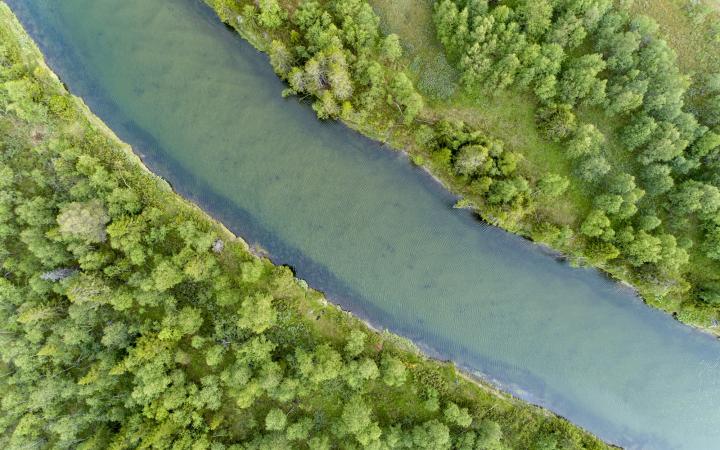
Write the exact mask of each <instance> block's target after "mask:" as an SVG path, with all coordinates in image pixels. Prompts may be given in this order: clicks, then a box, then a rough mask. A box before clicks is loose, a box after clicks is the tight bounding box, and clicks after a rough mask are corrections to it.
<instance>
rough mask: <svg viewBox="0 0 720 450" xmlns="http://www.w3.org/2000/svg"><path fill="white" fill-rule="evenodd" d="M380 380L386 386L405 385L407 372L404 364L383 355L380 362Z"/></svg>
mask: <svg viewBox="0 0 720 450" xmlns="http://www.w3.org/2000/svg"><path fill="white" fill-rule="evenodd" d="M381 368H382V380H383V382H384V383H385V384H387V385H388V386H395V387H398V386H402V385H403V384H404V383H405V379H406V375H407V371H406V370H405V364H403V362H402V361H401V360H399V359H398V358H395V357H393V356H387V355H383V358H382V362H381Z"/></svg>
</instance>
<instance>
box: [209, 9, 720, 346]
mask: <svg viewBox="0 0 720 450" xmlns="http://www.w3.org/2000/svg"><path fill="white" fill-rule="evenodd" d="M206 2H207V3H208V4H210V6H212V7H214V8H215V10H216V11H218V13H219V15H220V17H221V18H222V19H224V20H225V22H226V23H227V24H228V25H230V26H231V27H232V28H233V29H235V30H236V31H237V32H239V33H240V34H241V35H242V36H243V37H244V38H245V39H246V40H247V41H248V42H250V43H251V44H252V45H253V46H254V47H255V48H257V49H258V50H260V51H263V52H268V51H269V50H270V47H271V43H272V41H273V39H275V38H276V37H280V38H282V36H283V35H284V34H287V32H288V30H287V29H284V28H282V26H281V27H280V28H278V29H276V30H274V31H268V30H265V29H263V28H262V27H259V26H258V25H257V24H256V23H254V22H253V21H252V20H249V19H246V18H243V15H242V14H236V12H235V11H233V10H232V8H230V7H229V6H227V5H230V3H224V2H213V1H211V0H206ZM371 3H372V4H373V5H374V6H376V8H378V9H379V10H380V12H382V10H383V8H384V6H383V5H385V4H386V2H371ZM428 5H429V3H428V2H421V3H420V4H417V5H413V6H412V8H418V10H422V11H419V12H418V14H414V15H413V17H414V16H421V19H419V20H421V22H412V29H413V30H417V29H421V30H425V31H422V32H418V33H419V34H422V35H423V36H424V37H423V38H422V40H424V42H421V43H417V42H415V41H413V42H412V44H411V45H410V47H412V48H413V49H414V50H413V51H414V53H413V54H412V55H411V56H412V57H405V58H404V59H403V60H402V62H401V63H400V64H401V66H402V68H403V69H406V70H407V71H408V73H411V74H415V75H416V77H417V70H416V69H415V70H413V69H408V67H411V66H412V65H413V64H415V65H417V64H416V63H412V61H413V57H414V58H415V61H416V60H417V58H418V52H420V53H422V52H424V53H427V54H422V55H421V56H422V57H423V58H425V59H427V58H428V57H429V56H428V54H432V53H433V52H441V51H442V50H441V49H440V48H439V46H438V45H437V42H435V38H434V31H431V30H432V29H434V26H433V24H432V23H431V22H430V16H431V14H430V12H429V9H428V8H430V6H428ZM286 6H287V8H288V9H289V10H291V11H292V10H293V8H294V6H292V5H289V4H288V5H286ZM223 8H226V9H225V10H223ZM425 9H428V10H427V11H425ZM407 14H408V15H411V14H410V13H407ZM381 17H382V15H381ZM383 20H384V23H383V31H384V32H397V33H398V34H400V36H401V39H404V38H405V34H404V33H403V29H398V27H397V26H396V25H397V24H396V23H393V22H392V21H390V23H388V21H387V19H386V18H383ZM422 20H424V22H422ZM403 26H404V27H410V22H407V23H404V24H403ZM428 33H432V36H430V37H428V36H426V35H427V34H428ZM428 41H434V43H433V44H428V43H427V42H428ZM423 45H425V46H427V47H428V48H421V49H420V50H418V48H419V47H422V46H423ZM438 57H441V56H439V55H438ZM415 81H416V82H419V80H418V79H417V78H416V79H415ZM453 102H455V103H453ZM493 111H494V110H493ZM526 113H527V111H524V110H523V111H522V112H520V115H521V116H522V117H523V120H525V119H526V117H525V116H527V115H528V114H526ZM529 116H530V119H529V121H530V123H534V119H532V114H529ZM483 117H484V115H482V114H480V113H479V112H478V108H477V106H475V105H470V104H469V103H468V100H467V99H464V98H463V96H459V97H458V98H457V99H456V100H455V99H454V100H452V101H450V102H447V101H445V102H438V101H437V100H433V99H432V98H429V97H427V96H426V97H425V107H424V108H423V110H422V111H421V112H420V114H419V116H418V117H417V118H416V119H415V121H416V124H431V125H432V124H436V123H438V121H441V120H443V119H451V120H456V119H463V120H465V121H466V122H467V123H470V124H473V125H474V126H478V127H480V128H481V129H483V130H484V131H486V132H489V133H490V135H491V136H492V131H493V127H487V126H485V127H483V126H482V122H483V120H484V119H483ZM339 120H341V121H342V122H343V123H345V124H346V125H347V126H348V127H350V128H351V129H353V130H355V131H358V132H359V133H361V134H363V135H365V136H367V137H369V138H371V139H374V140H377V141H379V142H383V143H386V144H387V145H388V146H389V147H391V148H394V149H397V150H402V151H404V152H406V153H407V154H408V155H409V156H410V159H411V160H412V161H413V162H414V163H415V164H418V165H420V166H422V167H424V168H425V169H426V170H427V171H428V172H429V173H430V174H432V176H433V177H434V178H435V179H436V180H439V181H440V183H441V184H442V185H443V186H445V187H446V188H447V189H448V190H449V191H451V192H453V193H454V194H456V195H458V196H460V197H461V199H462V205H463V206H465V207H471V208H472V209H473V210H474V211H475V213H476V214H477V215H478V216H479V217H481V218H482V219H483V220H484V221H486V222H487V223H489V224H491V225H494V226H498V227H500V228H502V229H504V230H507V231H510V232H512V233H516V234H519V235H521V236H523V237H524V238H526V239H529V240H531V241H533V242H537V243H539V244H542V245H546V246H548V247H550V248H552V249H554V250H555V251H558V252H560V253H562V254H564V255H567V259H568V260H569V261H570V263H571V264H572V265H575V266H587V267H594V268H596V269H598V270H600V271H602V272H603V273H605V274H607V275H608V276H609V277H611V278H612V279H615V280H617V281H618V282H621V283H623V284H625V285H629V286H632V288H633V289H634V290H636V292H637V293H638V294H639V296H640V297H641V298H642V299H643V301H644V302H645V303H646V304H648V305H650V306H652V307H655V308H659V309H661V310H663V311H665V312H667V313H670V314H672V316H673V317H674V318H675V319H677V320H680V321H681V322H684V323H686V324H688V325H691V326H693V327H696V328H698V329H700V330H702V331H704V332H707V333H709V334H712V335H715V336H718V335H720V328H718V327H717V325H716V323H717V320H718V312H717V309H716V308H714V307H713V306H711V305H710V304H708V303H704V302H702V301H699V300H698V298H697V294H698V291H697V289H694V288H693V286H691V285H690V284H689V283H688V282H687V281H685V280H684V279H683V277H682V276H681V275H680V274H677V275H670V276H669V278H667V279H665V278H663V277H665V276H667V275H663V276H662V277H661V276H658V274H657V273H653V272H652V271H650V272H647V270H645V271H644V272H642V271H641V272H638V271H636V270H634V268H633V267H631V266H630V265H629V264H627V263H626V262H623V261H620V262H618V260H612V259H611V260H607V259H605V256H606V255H605V253H604V252H605V251H606V250H602V251H600V252H599V253H600V254H602V255H605V256H597V255H590V254H589V250H588V242H587V241H586V239H584V238H582V236H581V235H580V233H579V231H578V228H580V223H581V222H582V217H583V216H584V215H586V214H587V212H588V211H589V209H590V203H591V202H590V197H591V195H592V194H590V193H589V192H588V191H585V190H583V188H582V187H579V188H578V187H573V186H572V185H571V189H570V191H569V192H568V193H567V195H566V196H561V197H560V198H556V199H550V200H548V199H543V200H540V199H539V197H538V194H537V193H536V192H533V193H531V194H529V197H531V198H530V199H529V200H527V202H528V204H529V205H528V204H525V205H524V206H518V207H514V206H513V207H512V208H511V209H509V210H508V208H506V207H498V206H496V205H491V204H489V203H488V202H487V201H486V200H485V199H484V198H483V196H482V195H478V194H477V193H476V192H475V185H468V183H467V180H466V179H465V178H464V177H459V176H458V175H457V173H455V172H453V171H452V170H450V168H449V167H448V166H447V164H446V163H445V162H442V163H439V162H438V156H437V152H435V151H434V149H431V148H428V147H427V146H425V145H423V144H422V142H420V143H419V142H418V129H419V128H418V126H417V125H413V126H408V125H403V124H402V123H399V124H395V125H392V126H383V127H378V126H374V125H373V124H372V123H371V122H369V121H356V120H354V119H353V116H352V114H340V115H339ZM525 121H527V120H525ZM523 124H524V122H523ZM522 126H523V127H524V126H525V125H522ZM523 130H524V128H523ZM525 131H528V130H525ZM531 131H532V132H528V133H529V134H533V133H534V134H533V135H535V134H537V132H536V131H535V130H534V129H533V130H531ZM493 137H497V136H493ZM536 141H537V142H535V141H533V146H532V148H533V150H532V151H533V152H535V155H534V156H533V157H532V158H521V160H520V161H519V162H518V165H519V167H520V168H521V172H522V176H524V177H525V178H526V179H527V180H529V181H530V185H531V189H537V188H536V187H533V186H535V184H536V183H537V181H538V179H540V178H541V177H542V176H544V175H545V174H547V167H543V168H539V167H536V166H537V161H538V160H543V159H545V158H546V156H545V155H543V154H542V150H543V149H542V146H543V145H547V146H548V153H547V155H548V156H547V158H550V159H551V160H553V161H555V160H557V161H556V165H562V163H561V161H560V160H559V157H557V155H555V154H556V153H558V152H559V151H560V150H559V146H558V145H557V144H555V143H550V142H549V141H547V142H545V143H544V142H543V141H542V140H540V139H539V138H536ZM506 142H507V141H506ZM506 147H510V149H512V150H513V151H514V152H515V153H516V154H518V155H521V156H527V155H525V154H524V152H525V150H526V149H524V148H519V147H518V146H517V144H513V143H512V142H510V143H509V144H507V143H506ZM550 147H551V148H550ZM553 155H555V156H553ZM529 160H532V161H531V163H532V164H531V163H530V162H529ZM533 164H534V166H533ZM568 170H569V169H568ZM565 172H567V171H565ZM563 173H564V172H563ZM568 173H569V172H568ZM565 175H567V173H565ZM566 197H567V198H566ZM593 245H596V246H597V244H593ZM600 247H601V248H604V247H602V246H600ZM593 251H595V250H593ZM596 253H597V252H596ZM693 255H695V253H693ZM616 256H617V255H616ZM693 257H695V256H693Z"/></svg>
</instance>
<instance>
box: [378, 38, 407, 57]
mask: <svg viewBox="0 0 720 450" xmlns="http://www.w3.org/2000/svg"><path fill="white" fill-rule="evenodd" d="M380 55H381V57H382V58H383V59H384V60H385V61H387V62H389V63H395V62H397V61H399V60H400V57H402V46H401V45H400V37H399V36H398V35H397V34H394V33H391V34H388V35H387V36H385V39H383V43H382V48H381V49H380Z"/></svg>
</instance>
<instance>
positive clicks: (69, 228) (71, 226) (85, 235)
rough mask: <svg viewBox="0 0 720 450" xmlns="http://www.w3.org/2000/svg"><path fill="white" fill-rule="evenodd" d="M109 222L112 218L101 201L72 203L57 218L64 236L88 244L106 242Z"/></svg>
mask: <svg viewBox="0 0 720 450" xmlns="http://www.w3.org/2000/svg"><path fill="white" fill-rule="evenodd" d="M109 221H110V217H109V216H108V214H107V211H106V210H105V207H104V206H103V204H102V202H101V201H100V200H90V201H88V202H82V203H79V202H73V203H70V204H68V205H66V206H64V207H63V208H62V209H61V210H60V214H59V215H58V217H57V222H58V224H59V225H60V233H62V234H63V236H68V237H74V238H79V239H82V240H85V241H87V242H104V241H105V239H107V233H106V231H105V225H106V224H107V223H108V222H109Z"/></svg>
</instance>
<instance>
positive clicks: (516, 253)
mask: <svg viewBox="0 0 720 450" xmlns="http://www.w3.org/2000/svg"><path fill="white" fill-rule="evenodd" d="M9 4H10V5H11V6H12V7H13V9H14V10H15V11H16V13H17V14H18V15H19V16H20V18H21V20H22V21H23V23H24V24H25V25H26V27H27V28H28V29H29V31H30V32H31V34H32V35H33V36H34V37H35V38H36V40H37V41H38V42H39V44H40V46H41V48H42V49H43V51H44V52H45V54H46V55H47V57H48V61H49V62H50V64H51V66H52V67H53V68H54V69H55V70H56V71H57V72H58V73H59V75H60V76H61V77H62V78H63V80H64V81H65V82H66V83H67V84H68V86H69V88H70V89H71V90H72V91H73V92H74V93H75V94H78V95H81V96H82V97H84V98H85V99H86V101H87V102H88V104H89V105H90V106H91V108H92V109H93V110H94V111H95V112H96V113H97V114H99V115H100V117H101V118H102V119H104V120H105V121H106V122H107V123H108V124H109V125H110V126H111V127H112V128H113V129H114V130H115V131H116V132H117V133H118V134H119V136H120V137H121V138H123V139H124V140H126V141H128V142H129V143H131V144H132V145H134V147H135V149H136V151H138V152H139V153H140V154H141V156H143V158H144V159H145V160H146V162H147V163H148V164H149V165H150V167H151V168H152V169H153V170H155V171H156V172H157V173H159V174H160V175H162V176H164V177H166V178H167V179H168V180H169V181H170V182H171V183H172V184H173V186H174V187H175V188H176V189H177V190H178V191H179V192H181V193H182V194H183V195H185V196H187V197H189V198H191V199H193V200H194V201H196V202H198V203H199V204H200V205H201V206H203V207H204V208H205V209H206V210H207V211H209V212H210V213H212V214H213V215H214V216H216V217H218V218H220V219H221V220H222V221H223V222H224V223H225V224H227V225H228V226H229V227H230V228H231V229H232V230H234V231H236V232H237V233H238V234H240V235H241V236H243V237H245V238H246V239H247V240H249V241H250V242H251V243H259V244H261V245H262V246H263V247H264V248H266V249H268V250H269V251H270V253H271V254H272V256H273V259H274V260H275V261H276V262H279V263H286V264H291V265H293V266H294V267H295V268H296V270H297V273H298V275H299V276H300V277H302V278H305V279H307V280H309V282H310V283H311V284H312V285H313V286H314V287H317V288H320V289H323V290H325V291H326V292H327V293H328V294H329V295H330V297H331V298H332V299H333V300H334V301H336V302H338V303H340V304H341V305H343V306H344V307H346V308H348V309H350V310H352V311H354V312H356V313H358V314H359V315H361V316H363V317H365V318H367V319H369V320H370V321H371V322H373V323H375V324H378V325H379V326H383V327H388V328H390V329H391V330H393V331H395V332H398V333H401V334H403V335H405V336H408V337H410V338H412V339H413V340H415V341H416V342H418V343H419V344H420V345H422V346H423V347H424V348H426V349H427V350H428V351H430V352H432V353H434V354H437V355H440V356H442V357H445V358H451V359H453V360H455V361H456V362H457V363H458V364H460V365H462V366H464V367H467V368H469V369H471V370H474V371H477V372H481V373H483V374H485V375H486V376H487V377H488V378H490V379H492V380H495V381H496V382H497V383H499V384H500V385H501V386H502V387H503V388H504V389H507V390H509V391H511V392H513V393H515V394H517V395H519V396H521V397H523V398H525V399H528V400H531V401H533V402H537V403H539V404H542V405H544V406H547V407H548V408H550V409H552V410H553V411H555V412H557V413H559V414H561V415H563V416H566V417H568V418H569V419H570V420H572V421H573V422H575V423H578V424H580V425H582V426H584V427H586V428H587V429H589V430H590V431H592V432H594V433H596V434H598V435H599V436H601V437H602V438H604V439H606V440H608V441H611V442H614V443H618V444H621V445H624V446H627V447H630V448H687V449H698V450H705V449H713V448H720V370H719V369H718V366H719V362H720V343H718V342H715V341H714V340H713V339H712V338H710V337H708V336H705V335H702V334H700V333H698V332H696V331H693V330H691V329H689V328H687V327H684V326H682V325H680V324H678V323H676V322H675V321H673V320H672V319H671V318H670V317H669V316H666V315H664V314H662V313H660V312H658V311H655V310H651V309H649V308H647V307H646V306H644V305H643V304H642V303H641V302H640V301H639V300H638V299H637V298H635V297H634V295H633V294H632V292H630V291H628V290H627V289H625V288H622V287H621V286H619V285H617V284H615V283H613V282H611V281H609V280H607V279H606V278H604V277H603V276H601V275H599V274H598V273H596V272H594V271H588V270H579V269H573V268H570V267H568V266H567V265H566V264H564V263H561V262H558V261H556V260H555V259H554V258H553V257H552V256H550V255H548V254H546V253H544V252H543V250H542V249H541V248H540V247H537V246H535V245H532V244H530V243H528V242H526V241H523V240H522V239H519V238H517V237H515V236H512V235H509V234H507V233H504V232H502V231H500V230H498V229H495V228H491V227H487V226H485V225H483V224H481V223H479V222H478V221H477V220H475V219H474V218H473V217H472V216H471V215H470V214H469V213H467V212H465V211H458V210H453V209H452V208H451V205H452V204H453V203H454V200H455V199H454V198H453V197H452V196H451V195H450V194H448V193H447V192H445V191H443V190H442V189H441V188H440V187H439V186H438V185H437V184H436V183H434V182H433V181H432V179H430V178H429V177H428V176H427V175H426V174H424V173H423V172H422V171H420V170H419V169H417V168H414V167H412V166H411V165H410V164H409V163H408V162H407V160H406V159H405V158H404V157H402V156H401V155H399V154H397V153H393V152H391V151H389V150H387V149H383V148H382V147H380V146H378V145H376V144H374V143H372V142H370V141H368V140H367V139H364V138H362V137H361V136H358V135H357V134H355V133H353V132H351V131H349V130H347V129H346V128H344V127H343V126H341V125H338V124H327V123H321V122H319V121H317V119H316V118H315V117H314V115H313V112H312V111H311V110H310V108H309V107H308V105H305V104H301V103H299V102H298V101H297V100H295V99H288V100H284V99H282V98H281V97H280V92H281V90H282V89H283V85H282V84H281V83H280V82H279V81H278V80H277V79H276V77H275V76H274V74H273V73H272V71H271V69H270V67H269V64H268V63H267V61H266V58H265V57H264V56H263V55H259V54H258V53H256V52H255V51H254V50H253V49H252V48H251V47H250V46H249V45H248V44H246V43H245V42H243V41H242V40H240V39H239V38H238V37H237V36H236V35H235V34H234V33H232V32H230V31H228V30H227V29H225V28H224V27H223V26H222V25H221V24H220V23H219V21H218V20H217V19H216V18H215V17H214V16H213V15H212V13H211V12H210V11H209V10H208V9H207V8H206V7H205V6H204V5H202V4H201V3H200V2H199V0H174V1H173V0H123V1H117V0H115V1H114V0H11V1H9Z"/></svg>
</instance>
